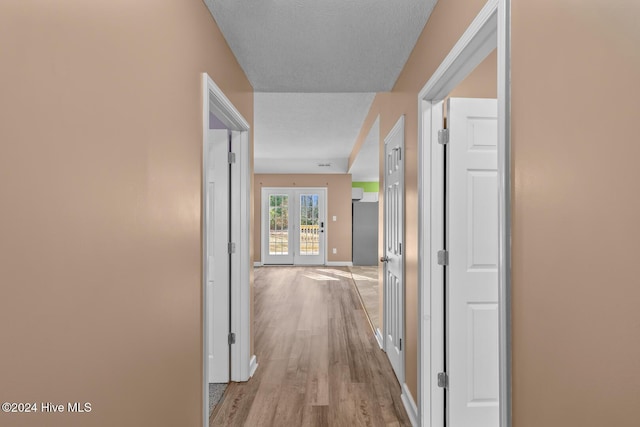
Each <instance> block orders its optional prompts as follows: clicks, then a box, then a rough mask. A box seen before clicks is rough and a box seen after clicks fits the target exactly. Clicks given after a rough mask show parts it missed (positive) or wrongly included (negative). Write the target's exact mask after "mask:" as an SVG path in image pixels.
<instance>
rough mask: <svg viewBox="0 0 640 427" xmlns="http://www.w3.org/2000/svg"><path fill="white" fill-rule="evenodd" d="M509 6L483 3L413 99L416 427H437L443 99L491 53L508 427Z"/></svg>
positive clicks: (440, 421)
mask: <svg viewBox="0 0 640 427" xmlns="http://www.w3.org/2000/svg"><path fill="white" fill-rule="evenodd" d="M510 9H511V1H510V0H489V1H488V2H487V4H486V5H485V6H484V7H483V8H482V10H481V11H480V13H478V15H477V16H476V18H475V19H474V20H473V22H472V23H471V24H470V25H469V27H468V28H467V30H466V31H465V32H464V34H463V35H462V37H461V38H460V40H458V42H457V43H456V44H455V45H454V47H453V48H452V49H451V51H450V52H449V54H448V55H447V56H446V57H445V59H444V60H443V61H442V63H441V64H440V66H439V67H438V68H437V69H436V71H435V72H434V74H433V75H432V76H431V78H430V79H429V81H428V82H427V84H426V85H425V86H424V87H423V89H422V90H421V91H420V94H419V95H418V112H419V116H418V126H419V129H418V138H419V140H418V150H419V155H418V203H419V205H418V206H419V216H418V235H419V238H418V245H419V246H418V253H419V262H418V268H419V272H418V279H419V286H418V292H419V300H418V301H419V302H418V304H419V317H418V319H420V320H419V322H418V328H419V333H418V336H419V356H418V416H419V420H420V422H419V424H420V425H422V426H427V427H442V426H444V419H445V411H444V390H443V389H442V388H439V387H438V385H437V374H438V372H442V371H443V366H444V326H443V320H444V307H443V289H442V286H441V285H442V283H443V274H442V271H443V269H442V267H440V266H438V263H437V252H438V250H440V249H442V243H443V240H444V235H443V232H444V215H443V212H444V194H443V187H444V182H443V178H444V175H443V161H444V159H443V150H442V148H441V147H439V146H438V142H437V141H438V130H439V129H440V127H441V125H437V123H440V124H441V123H442V108H441V107H442V100H443V99H444V98H445V97H446V96H447V95H448V94H449V92H451V90H452V89H453V88H455V87H456V86H457V85H458V84H459V83H460V82H462V80H464V78H465V77H466V76H467V75H468V74H469V73H470V72H471V71H472V70H473V69H474V68H475V67H476V66H477V65H479V64H480V63H481V62H482V61H483V60H484V58H486V56H487V55H488V54H489V53H491V52H492V51H493V49H495V48H497V50H498V205H499V206H498V216H499V228H498V233H499V243H498V256H499V259H498V296H499V307H498V311H499V333H498V340H499V375H500V380H499V387H500V391H499V396H500V398H499V405H500V409H499V412H500V427H511V167H510V161H511V130H510V108H511V104H510V96H511V95H510V68H509V67H510V43H511V42H510V25H511V23H510V19H511V18H510V13H511V12H510Z"/></svg>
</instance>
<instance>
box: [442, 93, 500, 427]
mask: <svg viewBox="0 0 640 427" xmlns="http://www.w3.org/2000/svg"><path fill="white" fill-rule="evenodd" d="M447 108H448V114H447V117H448V128H449V142H448V144H447V146H446V147H447V163H448V164H447V178H446V182H447V184H446V190H447V196H446V198H447V231H446V233H447V238H446V239H447V243H446V245H447V249H448V251H449V266H448V268H447V283H446V285H447V288H446V289H447V308H446V310H447V317H446V318H447V349H446V353H447V373H448V375H449V386H448V388H447V393H448V398H447V400H448V402H449V404H448V407H447V418H448V425H450V426H451V427H498V423H499V421H498V416H499V414H498V182H497V165H498V156H497V141H498V138H497V129H498V126H497V101H496V100H494V99H464V98H451V99H449V101H448V104H447Z"/></svg>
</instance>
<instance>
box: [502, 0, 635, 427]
mask: <svg viewBox="0 0 640 427" xmlns="http://www.w3.org/2000/svg"><path fill="white" fill-rule="evenodd" d="M512 4H513V11H512V16H513V31H512V43H513V46H512V49H513V54H512V55H513V56H512V85H513V86H512V88H513V97H512V100H513V105H512V113H513V114H512V138H513V142H512V144H513V168H514V177H513V184H514V187H513V410H514V426H515V427H538V426H549V427H556V426H557V427H566V426H572V427H573V426H576V427H578V426H579V427H599V426H625V427H631V426H637V425H638V424H639V422H640V421H639V420H640V310H639V308H638V303H639V302H640V275H639V274H638V258H639V257H640V221H639V220H640V197H639V195H640V168H638V159H640V141H639V140H638V130H637V129H638V122H639V118H640V50H639V49H638V46H640V26H638V22H639V21H640V2H638V1H636V0H617V1H614V2H611V1H606V0H589V1H584V2H581V1H574V0H519V1H513V2H512Z"/></svg>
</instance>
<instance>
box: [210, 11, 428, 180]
mask: <svg viewBox="0 0 640 427" xmlns="http://www.w3.org/2000/svg"><path fill="white" fill-rule="evenodd" d="M204 1H205V3H206V5H207V7H208V8H209V10H210V11H211V14H212V15H213V17H214V19H215V20H216V23H217V24H218V26H219V27H220V29H221V31H222V33H223V35H224V37H225V39H226V40H227V43H228V44H229V46H230V47H231V50H232V51H233V53H234V55H235V56H236V58H237V59H238V62H239V63H240V66H241V67H242V69H243V70H244V72H245V74H246V75H247V78H248V79H249V81H250V83H251V84H252V86H253V88H254V90H255V91H256V93H255V103H254V127H253V132H254V149H255V154H254V156H255V172H256V173H346V172H347V163H348V157H349V154H350V153H351V150H352V148H353V144H354V143H355V140H356V137H357V135H358V132H359V130H360V128H361V126H362V123H363V121H364V118H365V116H366V114H367V112H368V110H369V108H370V105H371V102H372V100H373V97H374V93H375V92H383V91H389V90H391V89H392V87H393V85H394V84H395V81H396V79H397V78H398V75H399V74H400V71H401V70H402V68H403V67H404V64H405V62H406V60H407V58H408V57H409V55H410V53H411V51H412V50H413V47H414V45H415V42H416V40H417V38H418V36H419V35H420V33H421V32H422V29H423V28H424V25H425V24H426V22H427V19H428V17H429V15H430V13H431V10H432V9H433V6H434V5H435V3H436V1H437V0H401V1H397V0H395V1H389V0H233V1H232V0H204ZM363 162H364V160H363ZM318 163H331V166H330V167H319V166H318ZM376 166H377V162H376ZM363 173H364V172H363ZM367 173H368V172H367ZM376 176H377V174H376Z"/></svg>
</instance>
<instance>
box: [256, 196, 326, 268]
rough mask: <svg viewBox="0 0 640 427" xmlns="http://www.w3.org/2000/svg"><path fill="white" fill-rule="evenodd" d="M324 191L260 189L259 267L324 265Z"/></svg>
mask: <svg viewBox="0 0 640 427" xmlns="http://www.w3.org/2000/svg"><path fill="white" fill-rule="evenodd" d="M325 200H326V189H324V188H263V190H262V203H263V207H262V212H263V215H262V224H263V226H262V228H263V239H264V240H263V241H264V244H263V254H262V258H263V261H262V262H263V264H282V265H292V264H293V265H323V264H324V263H325V235H326V233H325V225H326V208H325V206H326V201H325Z"/></svg>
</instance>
